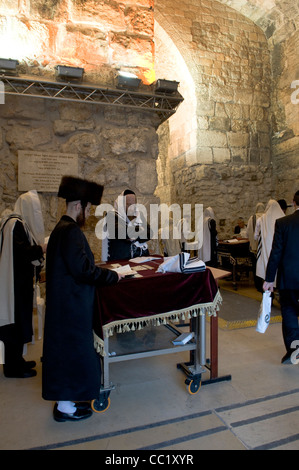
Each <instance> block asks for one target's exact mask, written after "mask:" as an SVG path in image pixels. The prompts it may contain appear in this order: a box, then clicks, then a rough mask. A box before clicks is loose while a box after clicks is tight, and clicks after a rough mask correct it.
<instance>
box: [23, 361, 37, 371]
mask: <svg viewBox="0 0 299 470" xmlns="http://www.w3.org/2000/svg"><path fill="white" fill-rule="evenodd" d="M35 366H36V362H35V361H24V363H23V367H24V369H25V370H30V369H33V368H34V367H35Z"/></svg>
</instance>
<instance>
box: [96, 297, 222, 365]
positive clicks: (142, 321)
mask: <svg viewBox="0 0 299 470" xmlns="http://www.w3.org/2000/svg"><path fill="white" fill-rule="evenodd" d="M221 303H222V297H221V295H220V292H219V290H218V291H217V293H216V296H215V298H214V300H213V302H209V303H206V304H197V305H192V306H191V307H187V308H183V309H180V310H172V311H170V312H166V313H158V314H157V315H151V316H148V317H141V318H138V319H137V318H126V319H125V320H117V321H114V322H111V323H109V324H108V325H106V326H104V327H103V334H104V338H108V337H109V336H113V334H114V333H126V332H128V331H135V330H142V329H143V328H145V327H147V326H159V325H166V324H167V323H168V322H169V321H171V322H181V321H186V320H187V321H188V320H190V319H191V318H195V317H197V316H199V315H204V314H208V316H216V315H217V311H218V310H219V307H220V305H221ZM94 347H95V349H96V351H97V352H98V353H99V354H100V355H101V356H104V355H105V351H104V341H103V339H101V338H99V337H98V336H97V335H96V334H95V333H94Z"/></svg>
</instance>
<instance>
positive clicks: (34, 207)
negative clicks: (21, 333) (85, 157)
mask: <svg viewBox="0 0 299 470" xmlns="http://www.w3.org/2000/svg"><path fill="white" fill-rule="evenodd" d="M40 217H41V219H42V212H41V208H40V201H39V198H38V195H37V193H36V191H29V192H27V193H25V194H22V195H21V196H20V197H19V199H18V200H17V202H16V205H15V212H13V213H11V214H10V215H7V216H5V217H4V218H2V219H1V223H0V247H1V251H0V279H1V282H0V326H4V325H10V324H12V323H14V322H15V318H14V273H13V230H14V227H15V224H16V222H17V221H20V222H22V224H23V227H24V229H25V232H26V234H27V237H28V240H29V242H30V244H31V245H33V244H34V243H36V244H40V243H38V240H37V239H36V238H35V236H34V234H33V232H34V231H35V233H36V236H40V237H42V229H43V219H42V220H39V218H40ZM33 223H36V227H37V228H38V231H37V230H36V227H35V225H32V224H33ZM43 242H44V241H43V240H42V243H43Z"/></svg>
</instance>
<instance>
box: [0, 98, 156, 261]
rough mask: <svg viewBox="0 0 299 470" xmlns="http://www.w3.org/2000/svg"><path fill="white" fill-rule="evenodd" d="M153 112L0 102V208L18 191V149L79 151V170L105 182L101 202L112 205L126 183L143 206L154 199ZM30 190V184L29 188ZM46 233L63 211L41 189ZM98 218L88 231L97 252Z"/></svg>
mask: <svg viewBox="0 0 299 470" xmlns="http://www.w3.org/2000/svg"><path fill="white" fill-rule="evenodd" d="M156 125H157V122H156V117H155V116H153V114H152V113H146V112H140V113H139V112H136V111H135V110H132V111H131V110H130V111H128V110H124V109H120V108H117V110H116V109H115V108H113V107H107V106H102V107H99V106H98V105H90V104H82V103H80V104H77V103H66V102H58V101H54V100H53V101H52V100H44V99H39V98H29V97H26V98H25V97H19V96H16V97H15V96H7V97H6V101H5V104H4V105H1V106H0V169H1V171H0V213H1V212H2V211H3V210H4V209H6V208H9V209H13V207H14V203H15V201H16V199H17V197H18V196H19V194H20V193H19V192H18V151H19V150H30V151H31V150H35V151H40V152H42V151H45V152H47V153H53V154H54V155H55V153H56V152H57V153H71V154H76V155H78V161H79V175H80V176H81V177H83V178H88V179H91V180H93V181H96V182H97V183H99V184H102V185H104V187H105V190H104V194H103V199H102V202H105V203H109V204H112V205H113V203H114V201H115V199H116V198H117V196H118V195H119V194H120V193H121V192H122V191H123V190H124V189H126V188H131V189H133V190H134V191H136V194H137V196H138V202H139V203H141V204H144V205H145V206H146V207H148V206H149V204H150V203H158V202H159V201H158V200H157V198H156V197H155V196H153V194H154V190H155V188H156V185H157V173H156V159H157V153H158V141H157V133H156V130H155V128H156ZM31 189H35V188H31ZM40 198H41V201H42V206H43V214H44V219H45V224H46V232H47V234H48V233H49V232H50V231H51V230H52V229H53V227H54V225H55V224H56V222H57V220H58V219H59V218H60V215H61V214H62V213H63V212H64V210H65V205H64V203H63V202H62V201H60V202H58V199H57V196H56V194H55V193H43V192H41V193H40ZM97 221H98V219H96V218H95V217H91V219H90V220H89V225H88V227H87V232H88V236H89V238H90V241H91V244H92V246H93V247H94V251H95V253H97V254H98V253H99V252H100V249H101V245H100V243H99V241H98V240H97V239H96V237H95V236H94V227H95V224H96V223H97Z"/></svg>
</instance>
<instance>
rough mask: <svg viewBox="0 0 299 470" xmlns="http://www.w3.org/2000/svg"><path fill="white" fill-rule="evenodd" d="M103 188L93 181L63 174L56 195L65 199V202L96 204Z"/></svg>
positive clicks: (99, 199)
mask: <svg viewBox="0 0 299 470" xmlns="http://www.w3.org/2000/svg"><path fill="white" fill-rule="evenodd" d="M103 190H104V187H103V186H101V185H99V184H97V183H94V182H93V181H88V180H84V179H82V178H76V177H74V176H63V177H62V178H61V182H60V186H59V190H58V197H62V198H63V199H66V202H71V201H81V202H82V203H85V204H87V203H88V202H90V203H91V204H93V205H95V206H97V205H99V204H100V202H101V198H102V194H103Z"/></svg>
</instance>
